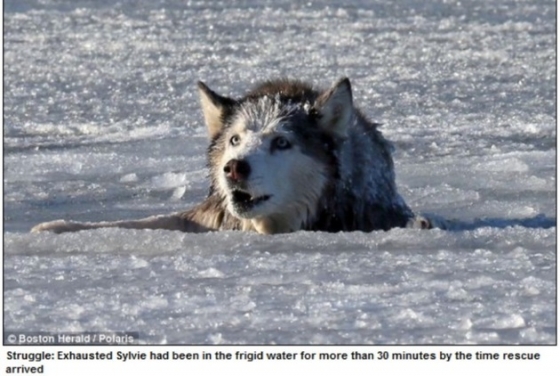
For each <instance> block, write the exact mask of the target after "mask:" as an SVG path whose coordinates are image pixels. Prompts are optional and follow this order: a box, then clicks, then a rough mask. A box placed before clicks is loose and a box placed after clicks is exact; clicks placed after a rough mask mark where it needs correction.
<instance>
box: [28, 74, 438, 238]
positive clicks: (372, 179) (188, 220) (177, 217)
mask: <svg viewBox="0 0 560 376" xmlns="http://www.w3.org/2000/svg"><path fill="white" fill-rule="evenodd" d="M198 87H199V93H200V100H201V105H202V110H203V114H204V120H205V123H206V127H207V129H208V135H209V138H210V146H209V147H208V152H207V156H208V167H209V171H210V190H209V194H208V197H207V198H206V199H205V200H204V201H203V202H202V203H200V204H199V205H197V206H195V207H194V208H192V209H190V210H187V211H185V212H181V213H174V214H171V215H164V216H154V217H149V218H145V219H141V220H130V221H128V220H125V221H116V222H95V223H92V222H87V223H82V222H73V221H63V220H59V221H53V222H46V223H42V224H39V225H37V226H35V227H34V228H33V229H32V231H33V232H36V231H53V232H56V233H60V232H66V231H78V230H86V229H94V228H100V227H122V228H136V229H168V230H180V231H186V232H206V231H217V230H242V231H256V232H258V233H261V234H277V233H287V232H293V231H299V230H309V231H328V232H338V231H367V232H369V231H374V230H389V229H391V228H394V227H414V228H431V227H433V226H434V223H433V222H432V221H431V220H428V219H426V218H424V217H420V216H416V215H415V214H414V213H413V212H412V210H411V209H410V208H409V207H408V206H407V205H406V203H405V202H404V200H403V199H402V197H401V196H400V195H399V193H398V192H397V188H396V185H395V172H394V166H393V159H392V156H391V150H392V147H391V145H390V143H389V142H388V141H387V140H385V138H384V137H383V136H382V135H381V133H380V132H379V130H378V125H377V124H374V123H372V122H370V121H368V120H367V119H366V118H365V116H364V115H362V113H361V112H360V111H359V110H358V109H357V108H356V107H355V106H354V104H353V100H352V89H351V86H350V81H349V80H348V79H347V78H344V79H341V80H340V81H338V82H337V83H336V84H335V85H334V86H333V87H332V88H330V89H328V90H324V91H319V90H316V89H314V88H312V87H311V86H310V85H309V84H306V83H304V82H301V81H294V80H286V79H281V80H274V81H267V82H264V83H261V84H260V85H258V86H257V87H256V88H254V89H253V90H251V91H250V92H249V93H248V94H247V95H245V96H244V97H242V98H240V99H232V98H228V97H224V96H221V95H219V94H217V93H215V92H214V91H212V90H211V89H209V88H208V87H207V86H206V85H205V84H204V83H202V82H199V84H198Z"/></svg>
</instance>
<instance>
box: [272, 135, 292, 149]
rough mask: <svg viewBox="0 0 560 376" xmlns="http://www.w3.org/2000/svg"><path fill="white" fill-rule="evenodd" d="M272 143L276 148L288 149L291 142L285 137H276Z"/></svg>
mask: <svg viewBox="0 0 560 376" xmlns="http://www.w3.org/2000/svg"><path fill="white" fill-rule="evenodd" d="M273 145H274V147H275V148H276V149H280V150H283V149H289V148H290V147H291V146H292V144H290V141H288V140H287V139H286V138H285V137H276V138H275V139H274V141H273Z"/></svg>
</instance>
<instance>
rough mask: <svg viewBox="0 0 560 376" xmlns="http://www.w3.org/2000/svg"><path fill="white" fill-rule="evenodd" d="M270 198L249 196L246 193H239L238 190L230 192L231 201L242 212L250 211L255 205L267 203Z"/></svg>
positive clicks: (266, 196)
mask: <svg viewBox="0 0 560 376" xmlns="http://www.w3.org/2000/svg"><path fill="white" fill-rule="evenodd" d="M270 197H271V196H270V195H264V196H258V197H255V196H251V194H249V193H248V192H245V191H240V190H238V189H236V190H234V191H232V192H231V199H232V201H233V204H234V205H235V206H237V207H238V208H240V209H242V210H250V209H252V208H254V207H255V206H257V205H260V204H262V203H263V202H265V201H267V200H268V199H269V198H270Z"/></svg>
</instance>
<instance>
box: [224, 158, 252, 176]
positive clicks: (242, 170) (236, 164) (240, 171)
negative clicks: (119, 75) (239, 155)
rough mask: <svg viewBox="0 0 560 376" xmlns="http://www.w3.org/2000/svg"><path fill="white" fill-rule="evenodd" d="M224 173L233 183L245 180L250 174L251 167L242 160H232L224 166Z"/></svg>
mask: <svg viewBox="0 0 560 376" xmlns="http://www.w3.org/2000/svg"><path fill="white" fill-rule="evenodd" d="M224 172H225V174H226V177H227V178H228V179H231V180H233V181H240V180H246V179H247V178H248V177H249V174H250V173H251V166H250V165H249V163H247V161H245V160H243V159H241V160H239V159H232V160H230V161H229V162H228V163H226V165H225V166H224Z"/></svg>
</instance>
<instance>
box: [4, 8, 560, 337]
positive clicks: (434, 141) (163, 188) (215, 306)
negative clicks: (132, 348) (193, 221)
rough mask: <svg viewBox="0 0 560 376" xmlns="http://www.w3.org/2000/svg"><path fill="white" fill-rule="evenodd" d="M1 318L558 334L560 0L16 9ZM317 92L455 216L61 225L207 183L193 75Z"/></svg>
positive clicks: (157, 331)
mask: <svg viewBox="0 0 560 376" xmlns="http://www.w3.org/2000/svg"><path fill="white" fill-rule="evenodd" d="M4 12H5V13H4V128H3V130H4V328H5V330H7V331H10V330H15V331H17V330H19V331H44V332H83V331H114V332H123V331H131V332H138V333H140V337H141V341H142V342H144V343H172V344H203V343H207V344H223V343H226V344H228V343H229V344H273V343H274V344H351V343H352V344H426V343H430V344H513V343H522V344H554V343H556V280H555V278H556V262H557V261H556V178H555V176H556V118H555V117H556V112H555V105H556V91H555V83H556V66H555V42H556V38H555V23H556V20H555V2H554V1H514V0H499V1H492V2H487V1H461V2H456V1H435V0H431V1H422V2H420V1H399V2H392V1H361V2H351V3H350V4H348V3H347V2H342V1H339V2H336V1H330V2H329V1H310V2H307V3H305V2H304V3H297V4H296V3H295V2H294V3H291V2H287V1H268V2H263V1H224V2H211V3H208V2H205V1H198V2H197V1H191V2H182V1H155V2H154V1H120V2H117V3H115V2H112V1H72V2H63V1H55V0H45V1H15V0H14V1H12V0H8V1H5V2H4ZM280 76H282V77H285V76H287V77H292V78H298V79H304V80H308V81H310V82H313V83H315V84H317V85H318V86H322V87H328V86H330V85H331V84H332V83H334V82H335V81H336V80H337V79H339V78H340V77H343V76H348V77H349V78H350V80H351V82H352V84H353V93H354V101H355V103H356V104H357V105H358V106H359V107H360V108H361V109H362V111H363V112H364V113H365V114H366V115H367V116H368V117H369V118H371V119H372V120H374V121H377V122H381V123H383V124H384V126H383V133H384V135H385V136H386V137H387V138H389V139H390V140H392V141H393V142H394V144H395V147H396V150H395V155H394V157H395V164H396V171H397V180H398V185H399V189H400V192H401V193H402V195H403V196H404V197H405V199H406V201H407V202H408V203H409V205H410V206H411V207H412V208H414V209H415V210H416V211H419V212H424V213H432V214H436V215H439V216H442V217H444V218H448V219H452V220H454V221H455V225H454V228H453V230H452V231H441V230H432V231H420V230H410V229H408V230H407V229H395V230H391V231H388V232H373V233H357V232H355V233H339V234H325V233H313V232H298V233H294V234H287V235H278V236H262V235H257V234H249V233H236V232H223V233H211V234H184V233H179V232H171V231H163V230H157V231H150V230H145V231H139V230H122V229H103V230H95V231H85V232H80V233H72V234H62V235H54V234H49V233H41V234H30V233H29V232H28V231H29V229H30V228H31V227H32V226H34V225H35V224H37V223H39V222H42V221H46V220H54V219H60V218H62V219H73V220H89V221H95V220H115V219H124V218H140V217H143V216H147V215H152V214H162V213H168V212H172V211H177V210H182V209H185V208H187V207H189V206H192V205H193V204H195V203H197V202H199V201H201V200H202V199H203V198H204V197H205V195H206V192H207V188H208V183H207V181H206V174H207V170H206V161H205V156H204V153H205V149H206V146H207V138H206V132H205V127H204V125H203V122H202V114H201V111H200V109H199V105H198V97H197V90H196V82H197V81H198V80H203V81H205V82H206V83H207V84H208V85H209V86H210V87H211V88H213V89H215V90H216V91H218V92H220V93H222V94H224V95H231V96H240V95H242V94H243V93H244V92H245V91H246V90H248V88H249V87H250V86H251V85H253V84H255V83H256V82H257V81H259V80H265V79H270V78H275V77H280Z"/></svg>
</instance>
